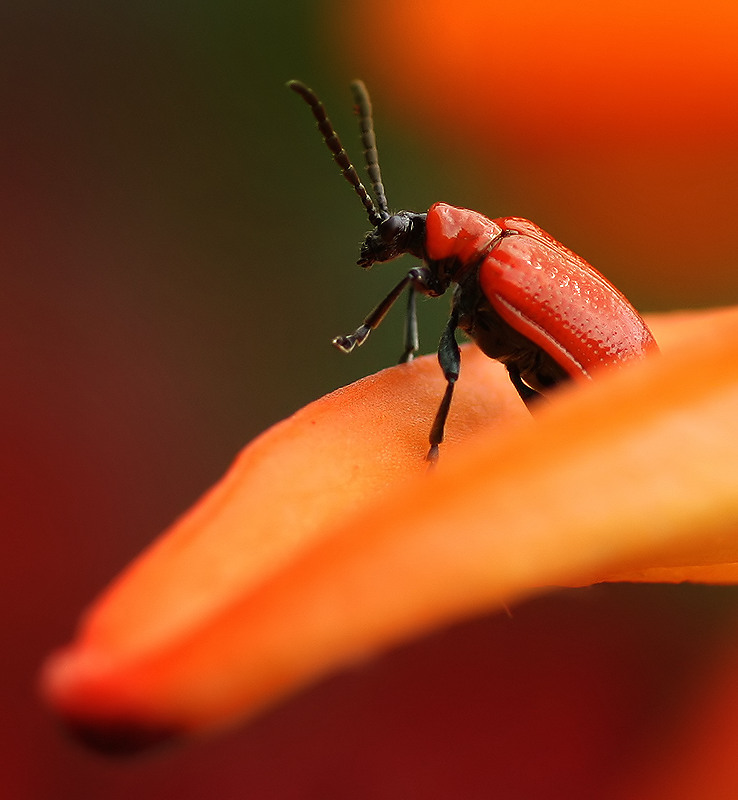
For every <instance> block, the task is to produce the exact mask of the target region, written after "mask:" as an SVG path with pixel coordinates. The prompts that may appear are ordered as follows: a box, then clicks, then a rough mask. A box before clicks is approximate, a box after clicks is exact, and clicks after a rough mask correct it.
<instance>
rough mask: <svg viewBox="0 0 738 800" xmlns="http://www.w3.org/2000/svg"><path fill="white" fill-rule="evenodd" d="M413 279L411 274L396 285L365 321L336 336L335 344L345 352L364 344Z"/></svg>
mask: <svg viewBox="0 0 738 800" xmlns="http://www.w3.org/2000/svg"><path fill="white" fill-rule="evenodd" d="M411 280H412V278H411V276H410V275H409V274H408V275H405V277H404V278H403V279H402V280H401V281H400V282H399V283H398V284H397V286H395V288H394V289H392V291H391V292H390V293H389V294H388V295H387V297H385V298H384V300H382V301H381V302H380V303H379V305H378V306H377V307H376V308H375V309H373V310H372V311H371V312H370V313H369V314H368V315H367V317H366V319H365V320H364V322H362V324H361V325H359V327H358V328H357V329H356V330H355V331H354V332H353V333H350V334H349V335H348V336H336V338H335V339H334V340H333V344H334V345H335V346H336V347H337V348H338V349H339V350H343V352H344V353H350V352H351V351H352V350H353V349H354V347H356V346H357V345H362V344H364V341H365V340H366V337H367V336H369V334H370V333H371V332H372V331H373V330H374V329H375V328H376V327H377V325H379V324H380V322H381V321H382V320H383V319H384V318H385V317H386V316H387V312H388V311H389V310H390V308H392V306H393V305H394V303H395V301H396V300H397V298H398V297H399V296H400V295H401V294H402V291H403V289H404V288H405V287H406V286H407V285H408V283H410V281H411Z"/></svg>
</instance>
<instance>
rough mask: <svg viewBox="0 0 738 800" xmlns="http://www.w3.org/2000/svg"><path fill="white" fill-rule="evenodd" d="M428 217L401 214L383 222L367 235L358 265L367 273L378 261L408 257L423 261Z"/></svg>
mask: <svg viewBox="0 0 738 800" xmlns="http://www.w3.org/2000/svg"><path fill="white" fill-rule="evenodd" d="M427 216H428V215H427V214H418V213H416V212H415V211H398V212H397V214H392V215H391V216H389V217H387V219H384V220H382V221H381V222H380V223H379V224H378V225H377V227H376V228H375V229H374V230H373V231H372V232H371V233H368V234H367V236H366V239H364V244H362V245H361V253H360V258H359V260H358V261H357V262H356V263H357V264H358V265H359V266H360V267H364V268H365V269H366V268H367V267H371V265H372V264H374V263H375V262H376V261H380V262H381V261H391V260H392V259H393V258H397V257H398V256H401V255H404V254H405V253H410V255H413V256H416V257H417V258H423V257H424V250H423V242H424V241H425V220H426V217H427Z"/></svg>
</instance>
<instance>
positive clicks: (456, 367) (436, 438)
mask: <svg viewBox="0 0 738 800" xmlns="http://www.w3.org/2000/svg"><path fill="white" fill-rule="evenodd" d="M458 323H459V313H458V311H457V310H456V309H455V308H454V309H453V310H452V311H451V316H450V317H449V320H448V323H447V324H446V327H445V329H444V331H443V334H442V335H441V341H440V343H439V345H438V363H439V364H440V365H441V369H442V370H443V376H444V378H446V391H445V392H444V393H443V398H442V400H441V404H440V405H439V406H438V411H436V417H435V419H434V420H433V426H432V427H431V432H430V437H429V440H430V450H428V455H427V456H426V457H425V460H426V461H430V462H431V463H433V462H435V461H437V460H438V445H439V444H441V442H442V441H443V431H444V429H445V427H446V419H447V418H448V412H449V409H450V408H451V398H452V397H453V394H454V386H455V385H456V381H457V379H458V377H459V371H460V370H461V351H460V350H459V345H458V342H457V341H456V327H457V325H458Z"/></svg>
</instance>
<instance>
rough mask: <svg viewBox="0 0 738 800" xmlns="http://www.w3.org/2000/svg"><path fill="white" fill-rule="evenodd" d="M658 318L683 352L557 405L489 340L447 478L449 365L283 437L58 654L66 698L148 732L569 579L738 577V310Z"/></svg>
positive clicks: (464, 397) (459, 423) (179, 530)
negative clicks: (538, 400)
mask: <svg viewBox="0 0 738 800" xmlns="http://www.w3.org/2000/svg"><path fill="white" fill-rule="evenodd" d="M649 322H650V323H651V325H652V326H653V329H654V331H655V333H656V336H657V338H658V339H659V342H660V344H661V346H662V350H663V355H662V356H659V357H655V358H652V359H650V360H648V361H647V362H644V363H641V364H635V365H633V366H632V367H629V368H627V369H624V370H622V371H618V372H614V373H608V374H605V375H603V376H602V377H601V378H600V379H599V380H597V381H595V382H593V383H592V384H591V385H590V384H587V385H585V386H578V387H573V388H571V389H565V390H562V391H560V392H559V394H558V395H557V396H556V397H555V398H554V399H553V400H552V402H551V403H550V404H549V405H548V406H547V407H546V408H543V409H542V410H541V411H540V413H539V414H537V416H536V418H535V420H532V419H530V418H529V417H528V415H527V412H526V411H525V409H524V408H523V407H522V404H521V403H520V402H519V400H518V399H517V396H516V394H515V392H514V390H513V389H512V388H511V387H508V382H507V379H506V376H505V374H504V370H503V369H502V368H501V367H500V365H499V364H497V363H494V362H491V361H489V360H488V359H486V358H484V357H482V356H481V355H480V354H479V353H478V351H476V349H474V348H472V347H467V348H465V349H464V353H463V369H462V378H461V380H460V382H459V390H458V395H457V397H456V398H455V403H454V407H453V413H452V415H451V417H450V419H449V426H448V441H447V443H446V444H445V445H444V449H443V451H442V458H441V461H440V463H439V465H438V466H437V468H435V469H434V470H431V471H430V472H428V471H427V470H426V468H425V464H424V462H423V455H424V453H425V449H426V447H427V431H428V427H429V424H430V420H431V418H432V415H433V412H434V411H435V406H436V403H437V400H438V397H439V396H440V393H441V391H442V386H443V379H442V377H441V375H440V370H439V369H438V366H437V364H436V363H435V359H433V358H430V357H428V358H422V359H418V360H417V361H416V362H413V363H412V364H408V365H402V366H399V367H394V368H392V369H389V370H385V371H384V372H382V373H379V374H378V375H374V376H371V377H369V378H366V379H364V380H362V381H359V382H358V383H356V384H354V385H352V386H349V387H346V388H345V389H341V390H338V391H337V392H334V393H333V394H331V395H329V396H327V397H325V398H323V399H321V400H319V401H317V402H315V403H313V404H311V405H309V406H307V407H306V408H304V409H303V410H302V411H300V412H298V413H297V414H296V415H294V416H293V417H291V418H290V419H288V420H285V421H284V422H282V423H280V424H279V425H277V426H275V427H274V428H272V429H271V430H269V431H267V432H266V433H265V434H263V435H262V436H261V437H259V438H258V439H257V440H255V441H254V442H253V443H252V444H251V445H249V446H248V447H247V448H246V449H245V450H244V451H243V453H242V454H241V455H240V456H239V458H238V459H237V460H236V462H235V464H234V465H233V467H232V468H231V470H230V472H229V473H228V474H227V475H226V476H225V478H224V479H223V480H222V481H221V482H220V483H219V484H218V485H217V486H216V487H214V488H213V489H212V490H211V491H210V492H209V493H208V494H206V495H205V497H204V498H203V499H202V500H201V501H200V502H199V503H198V504H197V505H196V506H195V507H194V508H193V509H192V510H191V511H190V512H188V513H187V514H186V515H185V516H184V517H182V519H180V520H179V521H178V522H177V523H175V525H174V526H173V527H172V528H171V529H170V530H169V531H168V532H167V533H165V534H164V535H163V536H162V538H161V539H160V540H159V541H158V542H156V543H155V544H154V545H152V547H151V548H150V549H149V550H148V551H147V552H145V553H144V554H143V555H142V556H141V557H140V558H139V559H138V560H137V561H135V562H134V563H133V564H132V565H131V566H130V567H129V568H128V569H127V570H126V571H125V572H124V573H123V574H122V575H121V577H120V578H119V579H118V580H117V581H116V582H115V583H114V584H113V585H112V586H111V587H110V588H109V589H108V590H107V592H105V593H104V594H103V596H102V597H101V598H100V599H99V600H98V601H96V603H95V604H94V605H93V606H92V608H91V609H90V610H89V611H88V612H87V614H86V615H85V617H84V619H83V621H82V623H81V625H80V628H79V631H78V634H77V637H76V639H75V641H74V642H73V643H72V645H70V646H69V647H68V648H66V649H65V650H62V651H61V652H59V653H57V654H55V655H54V656H52V658H51V659H50V660H49V662H48V664H47V665H46V668H45V671H44V675H43V690H44V693H45V695H46V697H47V698H48V700H49V702H50V703H51V705H52V706H53V707H54V708H55V709H56V711H57V712H58V713H59V714H60V715H61V716H62V717H63V718H64V719H65V721H66V722H67V723H68V724H69V725H70V726H71V727H73V728H76V729H77V730H78V731H80V732H81V733H82V734H83V735H84V736H86V737H87V738H88V739H90V740H95V741H97V742H98V743H102V744H108V745H111V746H119V747H129V746H130V747H137V746H141V745H143V744H146V743H148V742H149V741H153V740H157V739H163V738H172V737H180V736H189V735H195V734H199V733H202V732H207V731H211V730H214V729H217V728H220V727H223V726H227V725H230V724H233V723H234V722H236V721H238V720H240V719H243V718H246V717H248V716H250V715H252V714H254V713H255V712H257V711H259V710H261V709H263V708H265V707H267V706H269V705H270V704H273V703H274V702H275V701H277V700H278V699H280V698H283V697H284V696H285V695H286V694H289V693H291V692H294V691H296V690H297V689H298V688H300V687H302V686H304V685H306V684H307V683H309V682H311V681H315V680H316V679H317V678H319V677H320V676H322V675H325V674H326V673H329V672H333V671H335V670H337V669H339V668H341V667H342V666H345V665H347V664H349V663H351V662H354V661H355V660H357V659H362V658H365V657H366V656H368V655H371V654H375V653H378V652H381V651H384V650H386V649H388V648H390V647H392V646H393V645H396V644H397V643H399V642H401V641H404V640H407V639H410V638H413V637H418V636H420V635H422V634H424V633H426V632H428V631H430V630H433V629H436V628H440V627H444V626H447V625H449V624H451V623H453V622H454V621H457V620H461V619H464V618H469V617H473V616H477V615H480V614H483V613H486V612H490V611H494V610H495V609H501V608H503V607H505V606H509V605H510V604H513V603H515V602H517V601H519V600H521V599H523V598H525V597H528V596H531V595H533V594H535V593H540V592H542V591H545V590H546V587H550V586H579V585H584V584H588V583H592V582H598V581H612V580H631V581H641V580H649V581H682V580H696V581H703V582H735V581H736V578H738V535H736V534H738V478H737V476H738V471H736V468H735V465H736V464H737V463H738V309H730V310H725V311H714V312H706V313H699V314H690V315H687V314H685V315H674V316H672V317H664V318H655V319H651V320H649ZM696 364H698V365H699V369H695V368H694V366H695V365H696Z"/></svg>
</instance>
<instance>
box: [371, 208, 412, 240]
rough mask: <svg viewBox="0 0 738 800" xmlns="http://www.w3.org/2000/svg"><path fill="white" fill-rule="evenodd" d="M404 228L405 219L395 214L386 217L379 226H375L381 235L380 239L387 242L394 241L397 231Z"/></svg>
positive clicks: (399, 231)
mask: <svg viewBox="0 0 738 800" xmlns="http://www.w3.org/2000/svg"><path fill="white" fill-rule="evenodd" d="M404 228H405V220H404V219H403V218H402V217H401V216H399V215H398V214H395V215H394V216H392V217H389V218H388V219H386V220H385V221H384V222H383V223H382V224H381V225H380V226H379V228H377V230H378V231H379V235H380V236H381V237H382V241H383V242H385V243H387V244H389V243H390V242H392V241H394V239H395V238H396V237H397V235H398V234H399V233H401V232H402V231H403V229H404Z"/></svg>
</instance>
